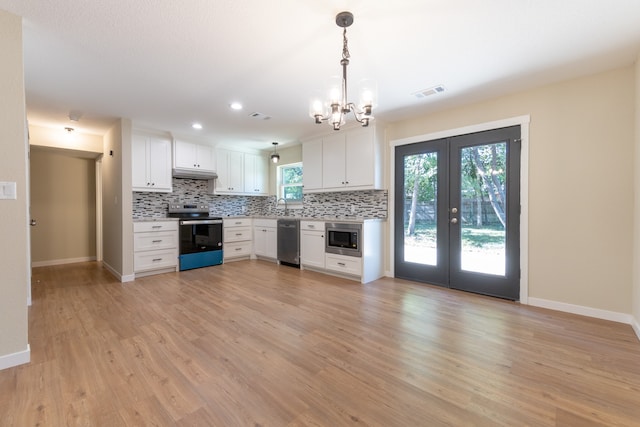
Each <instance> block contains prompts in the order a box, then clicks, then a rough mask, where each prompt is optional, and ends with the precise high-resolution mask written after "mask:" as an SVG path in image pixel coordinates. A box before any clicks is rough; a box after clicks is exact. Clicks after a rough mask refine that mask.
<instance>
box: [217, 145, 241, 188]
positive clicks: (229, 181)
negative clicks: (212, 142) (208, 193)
mask: <svg viewBox="0 0 640 427" xmlns="http://www.w3.org/2000/svg"><path fill="white" fill-rule="evenodd" d="M215 157H216V168H217V170H216V172H217V173H218V179H216V180H215V183H216V185H215V193H216V194H242V193H244V153H241V152H238V151H231V150H226V149H223V148H218V149H216V155H215Z"/></svg>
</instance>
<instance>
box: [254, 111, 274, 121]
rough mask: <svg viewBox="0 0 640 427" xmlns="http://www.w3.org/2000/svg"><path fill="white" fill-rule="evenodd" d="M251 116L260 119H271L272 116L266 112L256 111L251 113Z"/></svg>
mask: <svg viewBox="0 0 640 427" xmlns="http://www.w3.org/2000/svg"><path fill="white" fill-rule="evenodd" d="M249 117H251V118H253V119H258V120H269V119H270V118H271V116H267V115H266V114H262V113H255V112H254V113H251V114H249Z"/></svg>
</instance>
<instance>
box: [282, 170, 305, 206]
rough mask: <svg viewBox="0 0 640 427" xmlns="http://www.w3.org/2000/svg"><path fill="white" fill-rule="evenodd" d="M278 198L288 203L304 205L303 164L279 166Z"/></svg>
mask: <svg viewBox="0 0 640 427" xmlns="http://www.w3.org/2000/svg"><path fill="white" fill-rule="evenodd" d="M278 180H279V182H280V186H279V189H278V197H279V198H280V197H284V198H285V199H286V201H287V203H302V163H291V164H288V165H282V166H278Z"/></svg>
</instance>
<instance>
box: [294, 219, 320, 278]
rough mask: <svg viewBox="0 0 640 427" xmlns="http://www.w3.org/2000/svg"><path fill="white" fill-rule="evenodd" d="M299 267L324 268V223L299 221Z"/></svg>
mask: <svg viewBox="0 0 640 427" xmlns="http://www.w3.org/2000/svg"><path fill="white" fill-rule="evenodd" d="M300 265H301V266H302V267H311V268H324V267H325V254H324V222H322V221H300Z"/></svg>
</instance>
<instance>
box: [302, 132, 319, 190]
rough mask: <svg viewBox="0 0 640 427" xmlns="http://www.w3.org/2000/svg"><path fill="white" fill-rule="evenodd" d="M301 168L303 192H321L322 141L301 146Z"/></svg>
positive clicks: (314, 141)
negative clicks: (302, 170) (302, 171)
mask: <svg viewBox="0 0 640 427" xmlns="http://www.w3.org/2000/svg"><path fill="white" fill-rule="evenodd" d="M302 167H303V168H304V173H303V175H302V180H303V187H302V188H303V190H304V191H305V192H310V191H315V190H322V139H314V140H311V141H307V142H305V143H304V144H303V145H302Z"/></svg>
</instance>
